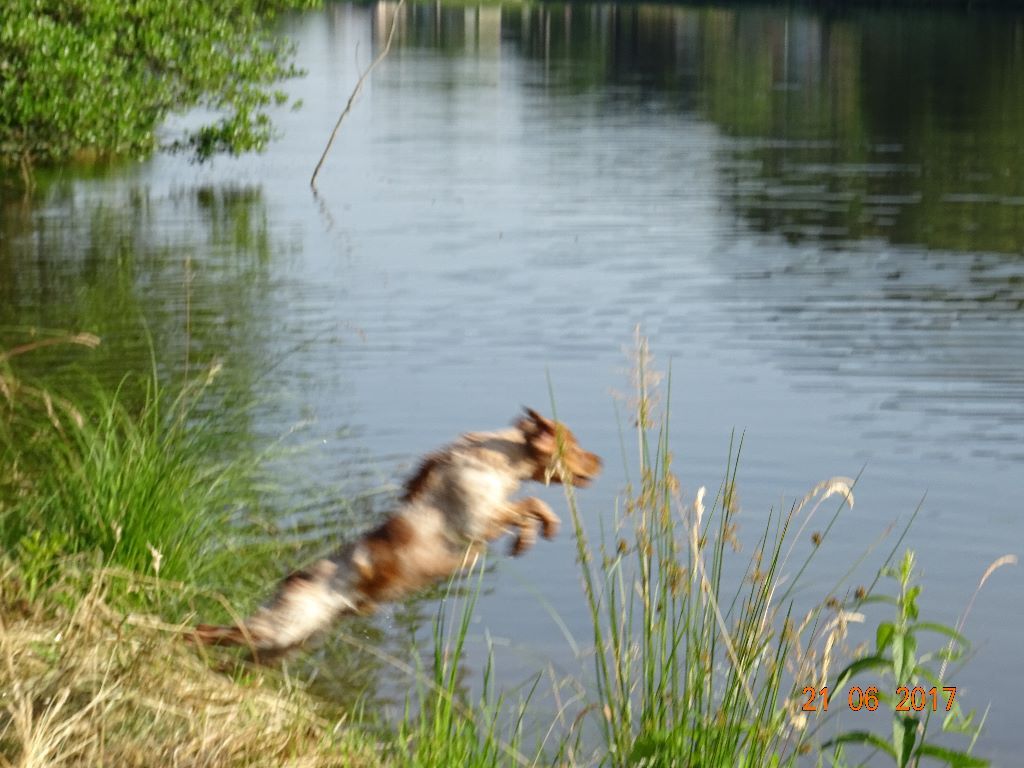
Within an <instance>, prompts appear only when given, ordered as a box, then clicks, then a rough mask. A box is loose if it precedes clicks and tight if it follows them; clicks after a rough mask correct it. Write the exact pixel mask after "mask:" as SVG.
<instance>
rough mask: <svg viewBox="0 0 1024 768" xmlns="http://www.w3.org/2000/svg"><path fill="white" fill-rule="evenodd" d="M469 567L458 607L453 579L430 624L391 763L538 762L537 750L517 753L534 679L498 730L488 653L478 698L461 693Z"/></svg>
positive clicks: (480, 569)
mask: <svg viewBox="0 0 1024 768" xmlns="http://www.w3.org/2000/svg"><path fill="white" fill-rule="evenodd" d="M472 569H477V574H478V578H477V580H476V584H475V585H474V586H472V587H471V588H470V589H469V590H467V591H466V596H465V599H464V601H462V602H461V604H460V603H459V601H457V600H455V599H454V597H455V592H456V588H457V584H458V582H459V581H460V580H461V578H462V577H460V576H458V575H457V576H454V577H452V579H451V580H450V581H449V582H448V587H447V590H446V592H445V596H444V600H443V601H442V602H441V604H440V606H439V608H438V613H437V617H436V619H435V621H434V637H433V639H434V654H433V659H432V663H431V668H430V673H429V674H425V673H424V672H423V670H417V675H416V685H415V690H414V693H413V695H412V696H410V698H409V699H407V701H406V711H405V717H404V718H403V719H402V721H401V722H400V723H399V724H398V741H399V743H401V744H404V745H406V746H407V749H404V750H402V751H401V752H400V753H399V754H397V755H396V756H395V763H396V765H400V766H406V767H407V768H433V766H439V765H458V766H466V768H500V766H505V765H514V764H520V765H536V764H537V763H538V762H539V761H540V759H541V755H540V753H539V750H538V753H537V754H535V755H533V756H532V758H529V757H526V756H524V755H522V754H521V753H520V751H519V750H520V746H521V739H522V732H523V718H524V716H525V714H526V708H527V705H528V704H529V701H530V698H531V696H532V694H533V690H534V689H535V688H536V685H537V682H538V680H539V678H536V679H534V681H533V685H532V686H531V688H530V689H529V690H528V692H527V693H526V696H525V698H524V699H523V701H521V702H520V703H519V704H518V706H517V707H515V709H514V710H513V712H512V713H511V717H510V718H509V719H508V722H507V724H505V728H504V729H503V728H502V725H503V723H504V722H505V717H504V715H506V714H507V712H506V708H505V704H506V697H505V695H504V694H499V695H495V694H494V692H493V678H492V672H493V667H492V664H493V660H494V657H493V654H491V653H489V654H488V658H487V665H486V668H485V669H484V672H483V691H482V693H481V695H480V698H479V700H478V701H475V702H474V701H470V700H469V698H468V696H467V695H466V694H465V691H464V690H463V687H462V682H461V681H462V679H463V673H464V671H465V670H464V665H463V656H464V651H465V643H466V638H467V635H468V634H469V627H470V622H471V621H472V618H473V609H474V608H475V606H476V599H477V596H478V595H479V593H480V588H481V578H482V576H483V574H484V566H483V563H482V562H480V563H479V565H478V564H477V563H475V562H474V564H473V566H472V567H471V570H472ZM414 710H415V714H414Z"/></svg>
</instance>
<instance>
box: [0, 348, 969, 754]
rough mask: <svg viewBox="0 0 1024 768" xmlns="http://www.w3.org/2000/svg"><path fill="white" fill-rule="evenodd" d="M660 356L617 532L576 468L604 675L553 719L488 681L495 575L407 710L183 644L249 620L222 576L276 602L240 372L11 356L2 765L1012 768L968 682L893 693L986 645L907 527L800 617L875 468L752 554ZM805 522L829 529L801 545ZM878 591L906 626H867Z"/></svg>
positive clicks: (1, 500)
mask: <svg viewBox="0 0 1024 768" xmlns="http://www.w3.org/2000/svg"><path fill="white" fill-rule="evenodd" d="M54 339H55V343H72V344H80V345H83V344H84V345H85V346H89V345H91V344H93V340H92V338H91V337H81V336H78V337H66V338H60V337H54ZM32 346H33V345H28V347H26V348H25V349H23V350H19V351H20V352H22V353H25V352H30V351H32V349H31V348H32ZM35 346H37V347H38V344H36V345H35ZM635 354H636V359H635V361H634V370H635V376H634V380H635V384H636V391H635V393H634V395H635V405H636V411H635V419H636V426H637V429H636V438H637V442H636V445H637V454H638V455H637V456H635V457H630V463H631V464H633V465H634V466H635V468H636V474H635V475H634V476H633V478H632V481H631V482H630V484H629V487H628V488H627V489H626V490H625V491H624V492H623V496H622V499H621V501H622V503H621V506H620V508H619V512H618V513H617V514H614V515H613V514H605V515H602V517H601V526H600V530H601V531H602V533H601V535H600V536H599V537H597V538H596V539H593V538H592V537H591V536H588V532H587V530H588V527H589V526H588V525H587V524H586V523H585V522H584V520H583V518H582V517H581V515H580V513H579V509H578V508H577V506H576V499H575V496H574V493H573V489H572V487H571V486H566V504H567V506H568V509H569V515H570V517H571V521H572V528H573V529H574V534H575V540H576V547H577V550H576V551H577V557H578V568H579V574H580V577H581V579H582V582H583V587H584V589H583V598H584V600H585V602H586V604H587V606H588V610H589V612H590V616H591V619H592V629H593V636H592V640H593V642H592V645H591V647H590V648H589V649H583V650H582V651H581V653H582V655H583V656H585V657H588V658H591V659H592V660H593V665H594V666H593V679H592V680H591V681H579V685H578V691H579V693H578V695H577V696H574V697H573V698H572V699H571V700H569V701H566V702H564V703H563V705H562V706H561V708H560V711H559V713H558V717H556V719H555V721H554V723H553V724H552V725H551V727H550V728H549V729H548V730H547V732H546V733H535V732H531V731H529V730H528V729H527V727H526V725H525V723H526V718H525V715H526V712H527V710H528V708H529V707H530V703H531V699H532V697H533V696H534V695H535V693H536V691H537V688H538V686H539V685H541V680H542V676H541V675H538V676H537V678H536V680H535V681H534V683H533V686H532V687H530V688H528V689H527V690H526V691H525V692H520V693H519V694H517V697H516V698H515V700H513V697H512V696H511V695H510V694H509V693H508V692H506V691H502V690H500V689H496V686H495V685H494V682H493V679H492V677H491V666H490V663H488V665H487V666H486V667H485V669H484V670H483V685H482V692H481V693H480V694H479V695H475V694H470V693H469V692H468V689H467V686H466V684H465V680H464V679H463V677H464V675H463V673H464V670H463V668H462V663H461V662H462V656H463V649H464V643H465V641H466V638H467V636H468V634H469V632H470V626H471V622H472V619H473V615H474V608H475V600H476V596H477V595H478V594H479V593H480V590H481V585H482V583H483V581H482V579H483V573H482V572H479V571H478V572H477V573H476V574H475V575H474V574H470V578H469V580H468V581H466V580H463V581H460V582H459V584H458V589H455V588H454V587H455V586H456V585H449V587H448V591H447V592H445V593H444V598H445V599H444V600H443V601H442V602H441V606H440V608H439V609H438V613H437V616H436V618H435V620H434V624H433V626H434V631H433V634H432V637H431V639H430V645H431V646H432V651H430V652H428V653H427V654H425V655H427V657H428V658H430V659H431V660H430V662H428V663H427V664H426V665H425V667H424V668H412V667H409V668H407V669H406V670H405V672H406V673H407V674H408V677H409V681H410V687H409V693H408V696H407V698H406V701H405V709H404V712H403V715H402V716H401V718H399V720H398V722H393V723H388V724H386V727H382V723H381V722H380V719H379V718H378V717H377V716H376V713H374V712H369V711H367V710H366V709H365V708H363V707H359V706H357V707H354V708H345V707H341V706H339V705H337V704H334V703H332V702H329V701H325V700H323V699H321V698H318V697H317V696H315V695H313V694H312V693H311V692H310V691H309V690H308V688H307V686H306V685H305V684H303V683H302V682H299V681H296V680H295V679H294V678H292V677H291V676H290V675H289V673H288V665H287V664H285V665H284V666H282V667H281V668H280V669H273V670H272V669H267V668H265V667H259V666H253V665H250V664H248V663H246V662H245V661H244V660H243V659H240V658H238V657H236V656H235V655H233V654H231V653H229V652H227V653H220V652H213V653H210V654H207V653H205V652H204V651H203V650H202V649H197V648H194V647H192V646H190V645H188V644H185V643H183V642H182V641H181V635H182V631H183V630H184V629H186V628H187V627H188V626H190V625H191V624H192V623H193V622H194V621H195V616H196V614H197V613H201V614H202V615H204V616H208V615H209V614H210V612H211V611H215V610H220V611H221V612H223V606H224V605H226V601H225V600H224V598H223V597H221V595H223V594H229V593H230V594H232V595H233V596H238V595H247V596H248V598H249V599H250V600H252V599H255V598H256V597H257V596H258V595H259V594H260V592H261V591H262V590H263V585H265V584H266V583H267V580H268V570H269V567H270V563H272V562H273V561H274V560H275V559H277V558H280V557H281V556H282V554H283V553H282V552H281V551H280V550H279V549H278V550H277V551H275V543H274V542H272V541H264V542H262V543H260V544H258V545H257V546H254V547H252V548H251V549H248V550H247V549H246V548H244V547H242V546H241V545H240V544H239V542H240V540H241V538H242V537H239V536H238V532H239V525H240V522H239V517H238V515H237V514H236V512H237V510H236V508H235V507H233V506H231V503H232V502H233V501H234V502H235V503H237V500H238V499H240V498H247V497H249V496H251V493H252V490H253V489H252V487H250V486H251V484H252V483H253V482H254V480H253V478H254V477H255V476H256V475H257V472H256V469H255V467H256V466H257V464H258V462H257V461H256V459H255V458H254V457H252V456H250V455H248V454H247V453H246V452H243V453H242V454H239V455H236V456H234V457H232V458H230V459H225V458H224V457H223V456H219V455H218V451H217V443H216V441H215V440H213V439H212V438H211V424H210V422H209V421H207V420H204V419H203V418H200V417H199V413H200V412H198V411H196V410H195V404H196V403H197V402H198V401H199V398H201V397H202V395H203V393H204V391H205V389H206V388H207V387H209V386H210V384H211V382H212V381H213V379H214V377H215V375H216V370H215V369H209V370H206V371H204V372H202V373H201V374H200V376H199V377H198V378H197V379H195V380H194V381H192V382H188V383H186V384H185V385H184V386H182V387H181V389H180V391H174V390H169V389H167V388H165V387H163V386H162V385H161V384H160V383H159V381H158V378H157V376H156V374H151V375H150V376H146V377H143V378H142V379H141V380H140V381H139V382H136V383H135V384H132V383H129V380H126V383H124V384H123V385H122V387H120V388H119V389H118V390H117V391H116V392H115V393H104V392H94V393H93V394H92V395H76V396H75V398H74V399H72V398H70V397H65V396H64V395H63V394H59V393H54V392H50V391H49V390H48V389H45V388H43V387H41V386H38V385H35V384H32V383H26V382H24V381H22V380H20V379H19V378H18V377H17V376H16V374H15V372H14V370H13V369H12V368H11V366H10V359H11V357H12V352H8V353H7V354H6V355H5V356H4V358H3V367H2V368H0V383H2V388H3V394H4V398H5V401H6V409H5V410H4V412H3V415H2V419H0V424H2V432H0V467H2V474H0V476H2V477H3V478H4V479H5V480H4V485H3V487H2V495H0V505H2V506H0V521H2V522H3V527H2V529H0V530H2V531H3V557H2V560H0V573H2V579H0V690H2V691H5V692H6V695H5V696H4V699H3V701H2V705H3V709H2V710H0V760H2V764H3V765H5V766H6V765H11V766H40V767H41V766H56V765H68V764H71V765H94V764H106V765H114V766H118V765H139V766H142V765H156V764H159V765H185V766H214V765H217V766H222V765H232V766H235V765H237V766H247V765H275V766H277V765H309V766H321V765H322V766H332V765H347V766H360V765H382V764H393V765H408V766H434V765H467V766H502V765H515V764H523V765H581V766H584V765H616V766H617V765H623V766H624V765H638V764H643V765H650V766H669V765H678V764H680V762H679V761H680V760H682V761H683V763H684V764H691V765H696V764H700V765H724V764H737V765H745V766H764V765H771V766H796V765H799V764H802V761H803V760H804V759H805V757H804V756H807V758H806V759H810V760H814V759H819V760H820V759H826V760H829V761H830V762H831V764H833V765H840V766H842V765H847V764H853V763H854V762H855V761H856V760H858V759H860V757H859V756H860V754H861V753H860V752H857V750H858V749H864V750H867V751H870V752H871V753H873V754H875V755H876V760H885V761H887V762H891V763H892V764H894V765H897V766H900V768H902V767H903V766H906V765H910V764H912V761H913V760H914V759H917V758H924V757H929V758H932V759H934V760H938V761H939V762H940V763H945V764H948V765H959V766H980V765H985V764H987V763H986V762H985V761H984V760H982V759H979V758H977V757H974V756H973V755H972V754H969V752H970V751H971V749H972V748H973V744H974V739H975V738H976V736H977V732H978V730H979V727H980V726H979V725H978V721H977V719H972V715H971V713H969V712H968V711H967V710H966V708H962V707H961V705H960V703H956V702H954V701H953V700H952V699H947V700H945V701H943V704H944V705H945V704H948V705H949V708H948V710H946V711H947V712H948V713H949V715H948V716H946V717H945V718H944V719H942V720H941V723H940V722H939V721H940V718H939V717H936V718H935V722H931V723H930V718H929V716H928V713H926V712H923V711H922V712H920V713H918V712H910V713H908V714H902V713H901V712H900V711H899V708H898V703H897V702H896V701H895V700H893V699H892V697H891V696H887V695H886V694H885V693H884V691H885V690H887V689H888V687H891V688H892V690H895V689H896V687H897V686H898V685H901V684H905V685H910V684H912V685H913V686H915V687H916V686H919V685H921V686H924V685H926V684H927V685H935V686H938V687H940V688H941V687H942V686H943V684H944V683H946V682H947V678H946V677H945V673H946V670H947V665H948V664H949V663H951V662H956V661H958V660H959V659H961V658H962V657H963V655H964V653H965V652H966V649H967V644H966V641H965V640H964V638H963V637H962V636H961V635H960V634H959V632H958V631H956V630H955V629H953V628H949V627H944V626H942V625H939V624H935V623H930V622H927V621H924V620H922V619H919V615H918V613H919V611H918V596H919V594H920V590H921V588H920V586H919V585H918V584H917V583H916V571H915V561H914V558H913V555H912V554H911V553H909V552H907V553H905V554H904V553H903V551H902V550H903V539H904V535H905V534H906V530H904V532H903V535H900V536H898V537H897V539H896V541H895V542H894V543H892V544H891V545H890V546H891V551H890V552H889V556H888V557H887V558H886V565H885V566H884V567H883V568H882V569H880V570H879V571H878V572H877V574H875V575H874V579H873V580H867V581H865V582H864V583H863V584H859V585H857V586H854V585H853V582H852V581H851V580H850V574H849V573H848V574H846V575H845V576H842V577H839V576H838V575H837V580H836V583H834V584H829V585H827V586H826V587H825V588H824V591H823V589H822V587H821V585H811V586H812V587H813V588H814V589H815V596H814V598H813V602H812V603H811V604H810V607H807V601H806V600H803V601H801V606H802V607H800V608H799V609H797V608H796V605H797V603H796V601H795V600H794V599H793V595H794V594H795V592H796V590H798V589H799V588H802V587H803V586H805V585H803V584H802V582H801V578H800V577H801V575H802V574H803V573H804V572H805V570H806V569H807V567H808V565H809V564H810V562H811V561H812V560H813V559H815V558H816V557H818V556H819V553H820V552H821V551H822V549H823V548H824V546H825V544H826V541H827V539H828V535H829V532H830V531H831V530H832V526H833V523H834V522H835V520H836V519H837V517H838V516H839V515H840V514H842V513H843V512H844V510H845V509H847V508H850V507H852V506H853V503H854V502H853V488H852V481H851V480H848V479H846V478H832V479H830V480H827V481H825V482H823V483H820V484H819V485H817V486H815V487H814V488H813V489H812V490H811V491H810V492H809V493H808V494H807V495H806V496H805V497H803V499H801V500H799V501H798V502H797V503H795V504H794V505H793V506H792V507H791V508H790V509H789V510H784V511H779V512H776V513H774V514H771V515H769V517H768V519H767V521H766V523H765V524H764V528H763V531H762V532H760V533H758V534H756V535H755V537H754V538H755V540H756V542H757V545H756V547H755V549H754V550H753V551H752V552H750V553H749V554H746V555H744V554H742V553H741V552H740V551H739V537H738V527H737V526H738V514H739V505H738V492H737V473H736V470H737V466H738V462H739V443H740V442H741V441H737V448H736V450H735V451H734V453H733V458H732V459H731V460H730V462H729V467H728V471H727V472H726V475H725V477H724V479H723V480H722V482H721V483H720V485H719V486H718V487H717V490H716V489H714V488H712V490H711V491H705V489H703V488H701V489H700V490H699V491H698V492H697V494H696V495H695V497H693V498H689V499H684V498H683V496H682V493H681V491H680V488H679V483H678V480H677V479H676V477H675V475H674V472H673V468H672V460H671V457H672V452H671V448H670V441H669V439H668V426H669V414H670V410H669V408H668V405H667V397H668V395H667V392H659V390H658V388H657V386H656V382H657V380H658V375H657V373H656V372H655V371H653V370H652V369H651V365H650V355H649V352H648V350H647V347H646V343H645V342H644V341H643V340H640V339H638V340H637V349H636V353H635ZM133 393H134V395H133ZM662 403H664V404H662ZM633 459H635V461H633ZM812 519H813V520H814V522H813V525H812ZM807 536H810V538H811V540H812V541H813V544H814V546H813V547H812V548H811V549H810V550H809V552H807V553H806V554H803V555H801V554H798V555H796V556H793V553H794V547H793V543H794V542H795V541H797V540H800V539H801V538H804V537H807ZM791 556H793V557H791ZM228 586H230V592H229V591H228V589H227V587H228ZM218 605H219V606H221V607H220V608H219V609H218ZM871 606H880V607H881V608H882V609H883V612H884V614H885V615H884V618H880V617H879V614H873V615H872V618H871V619H870V620H869V619H867V617H866V614H867V613H868V611H869V608H870V607H871ZM865 621H870V622H871V624H869V626H870V627H871V630H872V631H870V632H869V634H870V635H871V636H872V637H874V638H875V643H874V644H873V646H870V645H869V646H867V647H863V648H853V647H850V644H849V643H848V640H849V639H850V637H851V632H850V628H851V627H852V626H853V625H855V624H862V623H864V622H865ZM935 638H937V641H935V640H934V639H935ZM491 653H492V656H491V660H493V654H494V653H495V651H493V650H492V651H491ZM380 655H382V656H383V655H384V654H380ZM854 683H857V684H858V685H859V686H864V687H863V688H859V690H862V691H863V693H864V696H863V701H864V703H865V705H866V706H868V707H869V709H871V710H872V711H874V710H875V709H878V707H879V706H880V704H885V708H887V709H891V710H892V711H891V713H888V714H886V712H885V709H883V710H882V711H881V712H880V713H879V718H878V719H877V720H875V723H876V724H884V723H887V722H888V720H891V721H892V726H893V727H892V729H891V733H892V736H891V737H890V736H889V734H888V733H886V732H885V729H884V728H881V729H871V730H870V731H868V730H863V729H862V728H858V729H856V730H851V729H849V728H848V727H844V726H839V725H836V724H835V723H834V721H833V720H832V719H831V716H830V715H829V714H828V712H827V706H825V705H824V701H825V699H826V697H827V696H828V694H827V693H826V694H823V693H821V691H822V689H825V688H828V689H831V690H832V691H833V692H835V691H837V690H840V689H843V690H845V689H846V688H847V687H850V686H852V685H854ZM872 683H873V684H874V691H875V692H874V693H871V690H872ZM879 688H881V690H882V691H883V692H879ZM808 690H809V691H810V697H808V695H807V691H808ZM851 690H852V688H851ZM872 697H874V698H872ZM860 701H861V700H859V699H858V702H860ZM868 702H873V703H874V706H873V707H872V706H871V704H870V703H868ZM809 705H810V706H809ZM852 706H853V705H852V704H851V708H852ZM836 709H837V707H835V706H833V709H832V712H833V714H834V713H835V710H836ZM929 725H930V726H931V727H930V728H929ZM936 731H941V732H940V733H939V734H937V735H936ZM880 734H881V735H880Z"/></svg>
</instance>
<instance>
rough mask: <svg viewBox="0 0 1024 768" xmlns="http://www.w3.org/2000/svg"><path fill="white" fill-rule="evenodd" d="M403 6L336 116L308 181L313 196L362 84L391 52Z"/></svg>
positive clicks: (361, 88) (399, 6) (399, 2)
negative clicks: (332, 147)
mask: <svg viewBox="0 0 1024 768" xmlns="http://www.w3.org/2000/svg"><path fill="white" fill-rule="evenodd" d="M404 5H405V0H398V5H396V6H395V15H394V16H393V17H392V19H391V29H390V30H388V38H387V40H386V41H385V43H384V47H383V48H382V49H381V51H380V53H378V54H377V57H376V58H375V59H374V60H373V61H372V62H370V66H368V67H367V68H366V69H365V70H363V73H362V74H361V75H360V76H359V79H358V80H357V81H356V85H355V87H354V88H353V89H352V93H351V94H349V97H348V102H347V103H346V104H345V109H343V110H342V111H341V114H340V115H338V122H336V123H335V124H334V130H333V131H331V136H330V138H328V139H327V146H325V147H324V151H323V154H322V155H320V161H319V162H318V163H317V164H316V168H314V169H313V175H312V176H311V177H310V179H309V186H310V187H312V188H313V193H314V194H315V193H316V191H317V188H316V177H317V176H318V175H319V174H320V169H321V168H322V167H323V164H324V161H325V160H326V159H327V153H328V152H330V151H331V145H333V144H334V138H335V137H336V136H337V135H338V130H339V129H340V128H341V123H342V121H343V120H344V119H345V117H346V116H347V115H348V113H349V112H351V111H352V106H353V105H354V104H355V101H356V99H357V98H358V96H359V94H360V92H362V90H363V84H364V83H365V82H366V80H367V78H368V77H369V76H370V73H371V72H373V70H374V68H375V67H376V66H377V65H378V64H380V63H381V62H382V61H383V60H384V58H385V57H386V56H387V55H388V53H389V52H390V51H391V43H392V42H393V41H394V39H395V31H396V30H397V29H398V17H399V16H400V15H401V12H402V6H404Z"/></svg>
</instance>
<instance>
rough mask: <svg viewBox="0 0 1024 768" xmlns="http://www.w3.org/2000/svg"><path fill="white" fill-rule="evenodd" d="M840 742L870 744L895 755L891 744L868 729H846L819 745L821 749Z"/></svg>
mask: <svg viewBox="0 0 1024 768" xmlns="http://www.w3.org/2000/svg"><path fill="white" fill-rule="evenodd" d="M840 744H870V745H871V746H873V747H877V748H878V749H880V750H882V751H883V752H885V753H886V754H887V755H890V756H892V757H896V750H894V749H893V748H892V745H891V744H889V743H888V742H887V741H885V739H883V738H881V737H880V736H879V735H878V734H875V733H869V732H868V731H847V732H846V733H841V734H839V735H838V736H836V737H835V738H834V739H829V740H828V741H826V742H825V743H824V744H822V745H821V747H822V749H826V748H828V747H832V746H838V745H840Z"/></svg>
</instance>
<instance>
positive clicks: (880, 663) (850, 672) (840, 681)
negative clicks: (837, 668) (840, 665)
mask: <svg viewBox="0 0 1024 768" xmlns="http://www.w3.org/2000/svg"><path fill="white" fill-rule="evenodd" d="M891 664H892V662H890V661H889V659H887V658H885V657H884V656H880V655H874V656H865V657H864V658H862V659H857V660H856V661H854V662H853V663H852V664H849V665H848V666H847V667H846V668H845V669H843V671H842V672H840V673H839V676H838V677H837V678H836V683H835V685H834V686H833V687H832V688H831V689H830V690H834V691H838V690H839V689H840V688H842V687H843V686H844V685H846V682H847V681H848V680H849V679H850V678H852V677H853V676H854V675H856V674H859V673H860V672H863V671H864V670H866V669H879V670H886V669H889V667H890V666H891Z"/></svg>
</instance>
